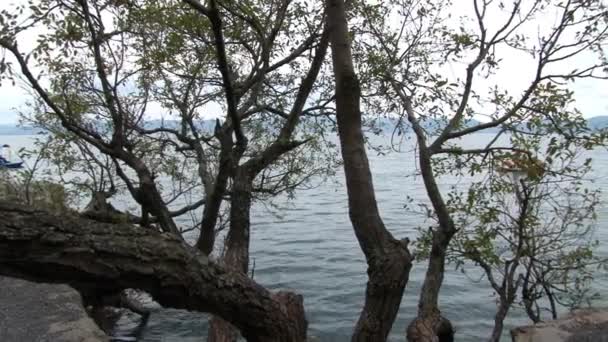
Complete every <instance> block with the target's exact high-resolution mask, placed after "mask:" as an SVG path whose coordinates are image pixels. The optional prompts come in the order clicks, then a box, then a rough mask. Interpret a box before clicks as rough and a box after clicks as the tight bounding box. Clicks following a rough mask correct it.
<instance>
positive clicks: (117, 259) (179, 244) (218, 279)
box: [0, 202, 306, 342]
mask: <svg viewBox="0 0 608 342" xmlns="http://www.w3.org/2000/svg"><path fill="white" fill-rule="evenodd" d="M0 211H1V212H2V217H3V218H4V220H3V221H2V223H0V246H2V249H1V250H0V273H1V274H3V275H8V276H15V277H21V278H24V279H29V280H33V281H41V282H52V283H67V284H70V285H71V286H72V287H74V288H75V289H77V290H79V291H80V292H81V293H90V292H95V293H99V292H104V293H117V292H119V291H121V290H123V289H126V288H139V289H142V290H145V291H146V292H148V293H150V294H151V295H152V297H153V298H154V299H155V300H156V301H158V302H159V303H160V304H161V305H164V306H166V307H174V308H181V309H188V310H198V311H204V312H212V313H214V314H217V315H219V316H220V317H222V318H224V319H226V320H229V321H230V322H231V323H233V324H234V325H235V326H237V327H238V328H239V329H240V331H241V333H242V334H243V336H244V337H245V338H247V340H248V341H282V342H288V341H305V340H306V319H305V318H304V308H303V305H302V297H301V296H298V295H294V294H293V293H288V292H278V293H275V294H271V293H270V292H268V291H267V290H265V289H264V288H263V287H262V286H260V285H259V284H256V283H255V282H254V281H253V280H251V279H250V278H249V277H247V276H246V275H245V274H243V273H240V272H231V271H229V270H226V269H225V268H223V267H221V266H219V265H217V264H216V263H214V262H213V261H211V260H209V259H208V258H207V257H206V256H204V255H201V254H200V253H198V252H197V251H196V250H194V249H193V248H191V247H189V246H187V245H185V244H184V243H183V241H182V240H181V239H180V238H178V237H176V236H174V235H172V234H170V233H161V232H156V231H151V230H149V229H145V228H142V227H137V226H133V225H130V224H107V223H99V222H97V221H92V220H89V219H83V218H79V217H78V216H74V215H69V214H67V215H62V216H55V215H50V214H47V213H45V212H44V211H42V210H39V209H32V208H28V207H26V206H23V205H19V204H15V203H6V202H2V203H1V204H0ZM117 237H120V238H117ZM159 251H160V252H159ZM58 252H61V253H58ZM292 315H294V316H292ZM296 316H297V317H296ZM251 317H256V319H251Z"/></svg>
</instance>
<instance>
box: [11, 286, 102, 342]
mask: <svg viewBox="0 0 608 342" xmlns="http://www.w3.org/2000/svg"><path fill="white" fill-rule="evenodd" d="M0 289H1V290H0V341H3V342H21V341H39V342H107V341H109V338H108V337H107V336H106V335H105V334H104V333H103V332H102V331H101V330H100V329H99V328H98V327H97V325H96V324H95V323H94V322H93V320H92V319H90V318H89V316H88V315H87V313H86V311H85V309H84V308H83V306H82V300H81V298H80V294H79V293H78V292H76V290H74V289H72V288H71V287H69V286H67V285H55V284H37V283H31V282H28V281H24V280H20V279H14V278H7V277H0Z"/></svg>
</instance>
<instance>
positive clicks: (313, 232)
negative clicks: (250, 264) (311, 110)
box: [10, 134, 608, 342]
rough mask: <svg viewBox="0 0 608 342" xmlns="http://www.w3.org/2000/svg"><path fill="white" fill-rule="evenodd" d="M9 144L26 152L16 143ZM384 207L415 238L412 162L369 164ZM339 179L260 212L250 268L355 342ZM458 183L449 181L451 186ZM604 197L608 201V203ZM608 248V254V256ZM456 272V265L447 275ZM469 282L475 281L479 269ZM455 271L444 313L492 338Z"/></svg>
mask: <svg viewBox="0 0 608 342" xmlns="http://www.w3.org/2000/svg"><path fill="white" fill-rule="evenodd" d="M487 139H488V137H487V136H485V135H483V134H479V135H476V136H473V137H469V138H468V140H465V141H464V142H463V145H468V146H480V145H481V144H483V141H486V140H487ZM15 140H16V141H11V142H10V143H11V145H13V146H15V147H18V145H19V144H20V143H21V144H22V145H23V144H27V138H24V137H18V138H15ZM590 155H591V157H593V158H594V160H595V163H594V166H595V170H606V169H608V152H606V151H605V150H597V151H593V152H590ZM370 161H371V163H372V169H373V176H374V183H375V187H376V194H377V197H378V204H379V206H380V210H381V214H382V217H383V219H384V221H385V223H386V226H387V227H388V228H389V229H390V230H391V231H392V232H393V234H394V235H395V236H396V237H397V238H403V237H410V239H412V238H414V237H415V227H416V226H417V225H419V224H421V223H422V221H421V218H420V217H419V216H414V215H412V214H411V213H408V212H406V211H405V210H404V209H403V205H404V203H405V198H406V196H410V197H412V198H414V200H419V201H425V200H426V195H425V193H424V188H423V186H422V181H421V179H420V178H419V177H418V178H416V177H412V176H411V175H412V174H413V173H414V171H415V160H414V155H413V153H410V152H404V153H392V154H389V155H386V156H382V157H380V156H374V155H371V156H370ZM591 178H592V179H593V182H594V185H595V186H598V187H600V188H603V189H606V188H607V187H606V185H608V178H607V176H606V175H605V173H602V172H596V173H595V174H594V175H592V177H591ZM342 179H343V175H342V174H341V173H338V174H337V175H336V179H335V180H334V181H330V182H327V183H325V184H324V185H323V186H321V187H319V188H316V189H313V190H308V191H301V192H299V193H297V196H296V198H295V199H294V200H291V201H287V200H286V199H285V200H284V201H277V203H279V204H280V209H279V210H280V214H281V215H280V216H281V217H280V218H279V217H277V215H273V214H272V213H269V212H268V209H267V208H266V207H264V206H261V205H258V206H255V207H254V210H253V217H252V234H251V238H252V241H251V260H255V265H256V267H255V279H256V281H258V282H260V283H261V284H263V285H265V286H267V287H268V288H271V289H279V288H280V289H292V290H294V291H296V292H298V293H300V294H302V295H303V296H304V303H305V306H306V313H307V318H308V321H309V323H310V324H309V327H310V329H309V332H310V334H311V335H313V336H315V337H317V338H319V340H321V341H328V342H330V341H348V340H350V334H351V332H352V328H353V326H354V323H355V321H356V320H357V318H358V314H359V311H360V309H361V307H362V305H363V296H364V287H365V281H366V273H365V271H366V269H365V261H364V259H363V255H362V253H361V251H360V249H359V246H358V244H357V241H356V239H355V236H354V234H353V232H352V228H351V226H350V222H349V220H348V209H347V201H346V191H345V188H344V186H343V184H342V183H341V181H342ZM454 181H455V180H450V179H442V180H441V182H442V183H443V186H447V185H450V184H453V183H454ZM605 197H606V196H605ZM598 217H599V225H598V226H599V229H598V231H597V235H596V237H597V238H598V239H599V240H600V241H606V242H608V230H606V229H602V228H603V225H605V223H606V222H608V206H607V205H605V204H603V205H602V206H601V207H600V208H599V210H598ZM606 245H607V244H603V249H602V250H600V253H601V254H605V255H606V256H608V247H606ZM448 268H449V266H448ZM424 270H425V267H424V264H419V265H415V266H414V268H413V270H412V274H411V276H410V281H409V283H408V287H407V289H406V293H405V296H404V299H403V302H402V305H401V310H400V312H399V316H398V318H397V321H396V322H395V325H394V329H393V333H392V335H391V341H403V339H404V337H403V336H404V332H405V328H406V325H407V323H408V322H409V321H410V320H411V319H412V318H413V317H414V315H415V312H416V301H417V297H418V293H419V290H420V286H421V282H422V277H423V272H424ZM471 274H475V272H474V270H472V272H471ZM470 277H471V276H470V275H469V277H467V276H466V275H464V274H462V273H460V272H453V271H452V270H451V269H450V270H449V271H448V274H447V275H446V277H445V284H444V287H443V292H442V296H441V308H442V310H443V312H444V313H445V315H446V316H447V317H448V318H450V319H452V321H453V323H454V325H455V327H456V330H457V340H458V341H479V340H482V339H487V337H488V336H489V334H490V332H491V328H492V324H493V323H492V322H493V315H494V312H495V300H494V298H493V297H492V291H491V290H490V289H489V287H488V286H487V285H486V283H485V282H484V281H483V279H482V280H481V281H478V279H471V278H470ZM606 280H607V279H606V276H605V275H599V276H598V279H597V281H596V287H597V288H598V290H599V291H600V293H602V292H604V293H605V290H608V289H607V287H608V282H607V281H606ZM206 317H207V316H206V315H205V314H200V313H192V312H186V311H179V310H160V311H158V312H155V313H153V314H152V316H151V317H150V320H149V323H148V326H147V328H146V330H145V331H144V332H143V335H142V338H141V339H140V340H141V341H147V342H152V341H162V342H171V341H175V342H178V341H180V342H182V341H202V338H201V337H202V336H204V335H205V331H206V327H207V324H206ZM134 319H136V317H127V319H123V320H122V321H121V322H123V326H121V327H120V329H119V331H118V332H117V333H118V334H122V333H124V332H126V331H128V330H129V329H131V328H132V327H133V324H135V323H134V322H133V320H134ZM521 323H526V320H525V318H524V315H523V313H522V312H518V311H513V312H512V314H511V317H510V318H509V319H508V320H507V322H506V326H505V333H506V334H505V337H507V336H508V335H507V334H508V329H509V328H511V327H512V326H514V325H516V324H521Z"/></svg>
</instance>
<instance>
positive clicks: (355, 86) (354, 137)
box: [326, 0, 411, 342]
mask: <svg viewBox="0 0 608 342" xmlns="http://www.w3.org/2000/svg"><path fill="white" fill-rule="evenodd" d="M326 5H327V25H328V27H329V29H330V40H331V49H332V60H333V67H334V74H335V83H336V115H337V121H338V134H339V136H340V145H341V149H342V158H343V160H344V173H345V176H346V186H347V192H348V206H349V216H350V220H351V222H352V225H353V229H354V231H355V235H356V237H357V240H358V241H359V245H360V247H361V249H362V250H363V253H364V254H365V258H366V260H367V265H368V270H367V274H368V282H367V287H366V291H365V304H364V307H363V310H362V312H361V315H360V317H359V320H358V321H357V325H356V327H355V331H354V333H353V337H352V340H353V341H374V342H376V341H385V340H386V338H387V336H388V334H389V332H390V330H391V327H392V325H393V322H394V320H395V317H396V316H397V312H398V311H399V306H400V304H401V298H402V296H403V292H404V289H405V286H406V284H407V281H408V277H409V272H410V269H411V256H410V253H409V251H408V249H407V241H406V240H405V241H399V240H397V239H395V238H394V237H393V236H392V235H391V233H390V232H389V231H388V230H387V229H386V227H385V226H384V223H383V222H382V219H381V218H380V214H379V212H378V206H377V203H376V198H375V193H374V186H373V182H372V175H371V171H370V168H369V162H368V159H367V154H366V151H365V142H364V138H363V131H362V123H361V110H360V103H359V101H360V96H361V92H360V87H359V80H358V79H357V75H356V74H355V70H354V67H353V60H352V55H351V48H350V41H349V32H348V24H347V20H346V8H345V5H344V1H343V0H326Z"/></svg>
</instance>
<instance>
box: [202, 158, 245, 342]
mask: <svg viewBox="0 0 608 342" xmlns="http://www.w3.org/2000/svg"><path fill="white" fill-rule="evenodd" d="M252 188H253V177H252V176H251V175H250V174H249V170H248V169H247V168H246V167H244V166H240V167H239V168H237V170H236V173H235V177H234V180H233V184H232V192H231V195H230V230H228V235H227V237H226V244H225V251H224V256H223V258H222V262H223V265H224V266H225V267H226V268H228V269H231V270H233V271H234V272H242V273H243V274H245V275H247V272H248V269H249V241H250V239H249V233H250V231H249V229H250V225H251V224H250V210H251V197H252V190H253V189H252ZM237 338H238V333H237V331H236V329H235V328H234V327H233V326H232V325H231V324H229V323H227V322H226V321H224V320H222V319H221V318H218V317H213V318H212V319H211V322H210V324H209V337H208V339H207V341H208V342H236V340H237Z"/></svg>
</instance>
